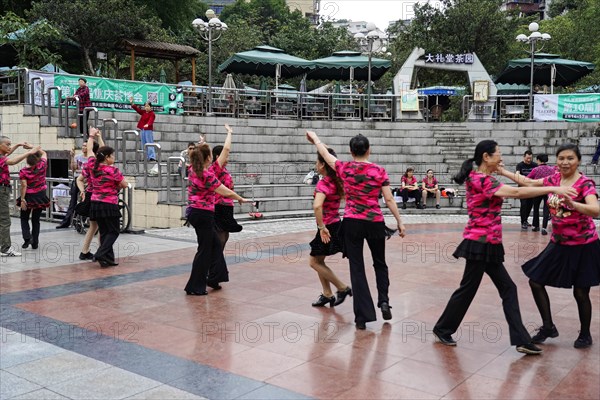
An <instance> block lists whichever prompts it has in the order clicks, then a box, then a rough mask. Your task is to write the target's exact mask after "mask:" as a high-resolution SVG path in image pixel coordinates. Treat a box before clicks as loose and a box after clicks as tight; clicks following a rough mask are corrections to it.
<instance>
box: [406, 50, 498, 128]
mask: <svg viewBox="0 0 600 400" xmlns="http://www.w3.org/2000/svg"><path fill="white" fill-rule="evenodd" d="M423 55H425V50H424V49H421V48H419V47H415V48H414V50H413V51H412V53H411V54H410V55H409V56H408V58H407V59H406V61H405V62H404V64H403V65H402V68H400V70H399V71H398V73H397V74H396V76H394V93H396V94H402V91H403V90H409V89H414V87H412V82H413V77H414V73H415V68H431V69H441V70H445V71H458V72H466V73H467V75H468V76H469V84H470V87H471V89H473V82H475V81H487V82H489V86H488V90H489V92H488V96H487V97H488V101H487V102H481V103H478V104H479V105H480V106H483V107H479V109H478V110H479V112H478V113H477V116H475V115H473V113H472V112H470V113H469V119H481V118H489V117H491V116H492V114H493V113H494V106H495V102H494V101H493V100H489V99H491V98H493V97H495V96H496V93H497V89H496V85H495V84H494V82H493V81H492V79H491V78H490V75H489V74H488V73H487V71H486V70H485V67H484V66H483V64H482V63H481V61H480V60H479V58H478V57H477V55H476V54H475V53H472V55H473V60H472V61H473V62H472V63H469V64H464V63H461V64H451V63H432V62H426V60H425V59H423V58H422V56H423ZM396 115H402V119H423V115H422V114H421V111H414V112H407V111H404V112H402V110H401V108H400V101H399V100H398V101H397V102H396Z"/></svg>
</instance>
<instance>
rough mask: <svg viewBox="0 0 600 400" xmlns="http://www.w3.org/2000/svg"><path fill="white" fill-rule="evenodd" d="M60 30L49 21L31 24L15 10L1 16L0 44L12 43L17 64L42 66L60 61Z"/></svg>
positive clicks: (33, 66)
mask: <svg viewBox="0 0 600 400" xmlns="http://www.w3.org/2000/svg"><path fill="white" fill-rule="evenodd" d="M61 38H62V36H61V34H60V32H59V31H58V30H57V29H56V28H54V27H53V26H52V25H51V24H50V23H48V21H46V20H39V21H37V22H35V23H33V24H29V23H28V22H27V21H26V20H25V19H23V18H21V17H19V16H18V15H16V14H14V13H13V12H10V11H9V12H8V13H6V14H5V15H3V16H2V18H0V46H2V45H10V46H12V47H13V48H14V49H15V51H16V54H17V65H18V66H20V67H27V68H41V67H43V66H44V65H46V64H47V63H54V64H57V63H60V62H61V61H62V58H61V56H60V54H58V51H57V50H58V46H57V42H58V41H59V40H60V39H61Z"/></svg>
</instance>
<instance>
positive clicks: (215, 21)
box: [192, 10, 227, 113]
mask: <svg viewBox="0 0 600 400" xmlns="http://www.w3.org/2000/svg"><path fill="white" fill-rule="evenodd" d="M206 18H207V19H208V22H204V21H203V20H202V19H201V18H196V19H195V20H194V21H193V22H192V26H193V27H194V28H196V30H197V31H198V32H199V33H200V37H201V38H202V39H204V40H206V41H207V42H208V112H209V113H211V112H212V42H214V41H215V40H219V38H220V37H221V34H222V33H223V31H226V30H227V24H226V23H225V22H221V20H220V19H219V18H217V16H216V14H215V12H214V11H213V10H206Z"/></svg>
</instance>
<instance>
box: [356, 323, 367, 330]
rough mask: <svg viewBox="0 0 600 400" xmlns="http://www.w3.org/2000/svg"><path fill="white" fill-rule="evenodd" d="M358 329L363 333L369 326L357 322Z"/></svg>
mask: <svg viewBox="0 0 600 400" xmlns="http://www.w3.org/2000/svg"><path fill="white" fill-rule="evenodd" d="M356 329H360V330H361V331H364V330H365V329H367V324H366V323H364V322H357V323H356Z"/></svg>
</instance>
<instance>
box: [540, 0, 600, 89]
mask: <svg viewBox="0 0 600 400" xmlns="http://www.w3.org/2000/svg"><path fill="white" fill-rule="evenodd" d="M598 21H600V0H581V1H578V2H577V7H576V8H574V9H570V11H568V12H566V13H564V14H562V15H560V16H558V17H556V18H553V19H550V20H547V21H542V23H541V24H540V31H541V32H548V33H549V34H550V35H551V36H552V40H550V41H549V42H547V44H546V47H544V51H547V52H550V53H556V54H560V55H561V56H562V57H563V58H568V59H572V60H579V61H587V62H592V63H594V64H596V70H595V71H594V72H593V73H592V74H590V75H588V76H586V77H585V78H583V79H581V80H580V81H578V82H577V83H576V85H574V86H573V87H572V88H567V91H574V90H575V89H576V88H584V87H587V86H590V85H593V84H598V82H600V41H598V38H599V37H600V24H599V23H598Z"/></svg>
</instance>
